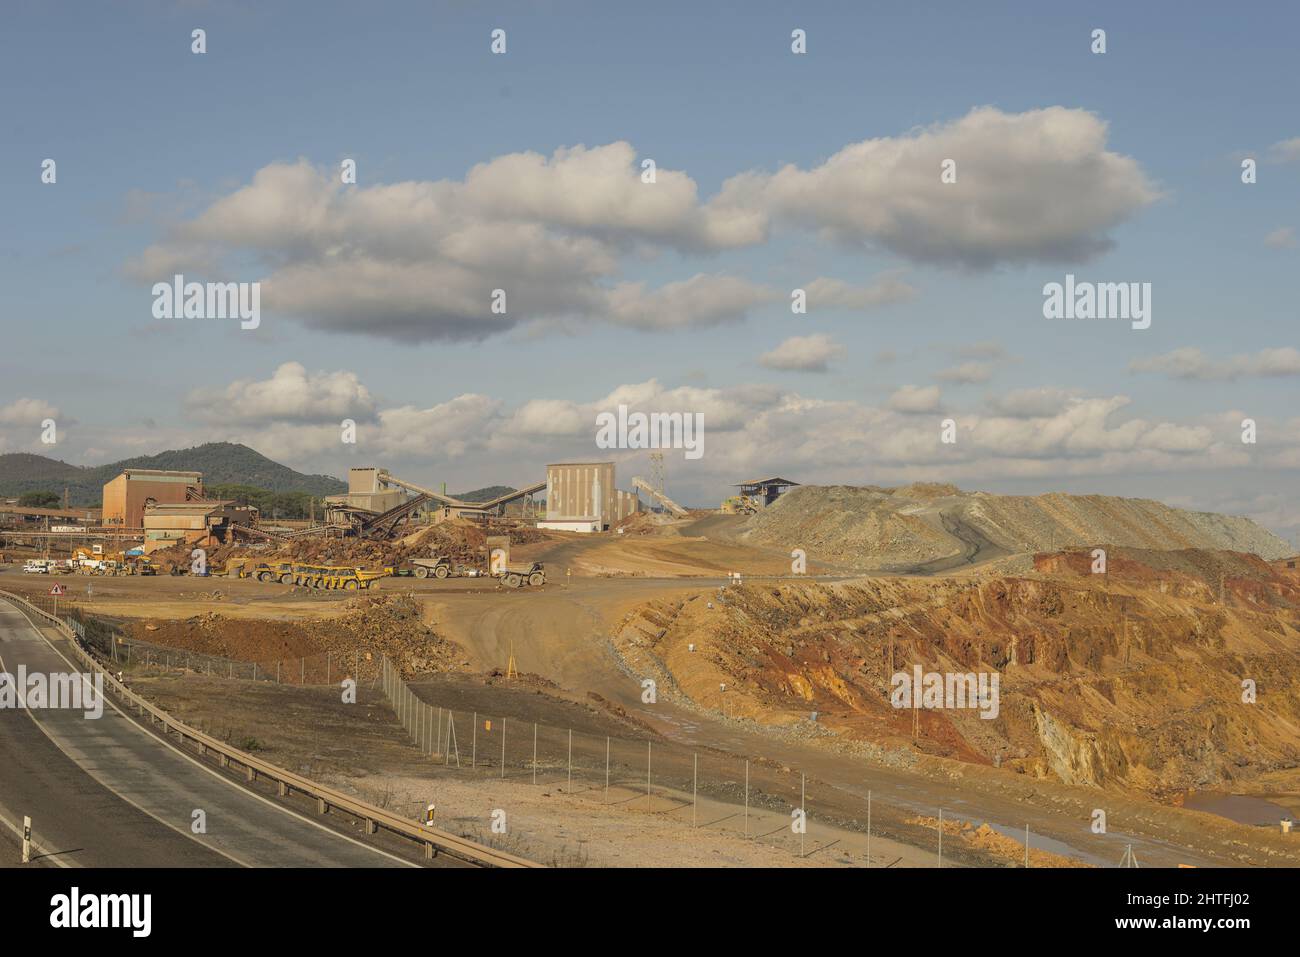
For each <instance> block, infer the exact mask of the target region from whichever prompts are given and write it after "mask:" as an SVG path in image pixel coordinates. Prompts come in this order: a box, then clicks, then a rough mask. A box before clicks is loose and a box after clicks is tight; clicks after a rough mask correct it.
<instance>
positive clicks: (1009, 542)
mask: <svg viewBox="0 0 1300 957" xmlns="http://www.w3.org/2000/svg"><path fill="white" fill-rule="evenodd" d="M742 538H743V540H744V541H747V542H751V543H753V544H758V545H767V546H770V547H780V548H784V549H786V550H787V551H788V550H790V549H792V548H802V549H804V550H805V551H806V552H807V553H808V557H809V559H814V560H821V561H826V562H831V563H835V564H842V565H848V566H851V567H856V568H862V569H871V570H894V571H906V570H912V569H929V570H941V569H942V567H945V566H944V563H945V562H947V563H955V564H961V563H965V562H968V561H978V560H982V559H984V558H988V557H997V555H998V554H1016V553H1022V552H1034V551H1050V550H1056V549H1059V548H1078V547H1084V546H1088V547H1092V546H1095V545H1103V544H1109V545H1112V546H1122V547H1129V548H1144V549H1152V550H1165V549H1225V550H1231V551H1240V552H1250V553H1254V554H1257V555H1260V556H1261V557H1263V558H1266V559H1276V558H1281V557H1283V556H1285V555H1289V554H1290V553H1291V549H1290V547H1289V546H1288V545H1287V543H1286V542H1284V541H1282V540H1281V539H1280V538H1278V537H1277V536H1275V535H1273V534H1272V533H1271V532H1268V531H1266V530H1265V529H1263V528H1260V527H1259V526H1258V525H1256V524H1255V523H1254V522H1252V521H1251V520H1250V519H1247V518H1241V517H1237V516H1229V515H1218V514H1214V513H1210V512H1193V511H1188V510H1186V509H1179V508H1171V507H1170V506H1168V505H1165V504H1163V503H1161V502H1156V501H1152V500H1150V499H1131V498H1118V497H1114V496H1106V495H1065V494H1061V493H1053V494H1050V495H1039V496H1032V497H1031V496H1023V495H990V494H987V493H983V492H975V493H970V492H962V491H960V490H958V489H957V488H955V487H954V486H950V485H912V486H904V487H902V488H896V489H889V488H877V487H874V486H866V487H856V486H843V485H840V486H801V487H799V488H794V489H791V490H790V491H789V492H787V493H786V494H785V495H783V496H781V497H780V498H779V499H777V500H776V502H775V503H773V504H772V505H771V506H769V507H768V508H766V509H764V510H762V511H761V512H759V513H758V514H756V515H754V516H753V517H752V518H751V519H750V520H749V521H748V522H747V523H746V527H745V530H744V532H743V533H742Z"/></svg>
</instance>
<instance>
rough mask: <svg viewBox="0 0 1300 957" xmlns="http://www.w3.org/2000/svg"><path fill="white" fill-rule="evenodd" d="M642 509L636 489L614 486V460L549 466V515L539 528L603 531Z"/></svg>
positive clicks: (547, 497) (547, 491)
mask: <svg viewBox="0 0 1300 957" xmlns="http://www.w3.org/2000/svg"><path fill="white" fill-rule="evenodd" d="M640 510H641V500H640V498H639V497H638V496H637V494H636V492H624V491H620V490H619V489H617V488H615V487H614V463H613V462H559V463H555V464H553V465H548V466H546V518H545V520H543V521H540V522H538V523H537V527H538V528H554V529H559V530H561V531H569V532H603V531H607V530H608V529H609V528H610V527H611V526H613V525H617V524H618V523H619V522H621V521H623V520H624V519H625V518H628V517H630V516H631V515H634V514H635V513H637V512H639V511H640Z"/></svg>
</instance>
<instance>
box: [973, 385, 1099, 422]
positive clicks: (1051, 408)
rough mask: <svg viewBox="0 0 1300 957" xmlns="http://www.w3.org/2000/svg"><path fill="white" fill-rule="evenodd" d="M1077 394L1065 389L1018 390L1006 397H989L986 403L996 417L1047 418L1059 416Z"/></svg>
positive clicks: (1007, 394)
mask: <svg viewBox="0 0 1300 957" xmlns="http://www.w3.org/2000/svg"><path fill="white" fill-rule="evenodd" d="M1076 398H1077V394H1076V393H1074V392H1072V391H1068V390H1065V389H1053V388H1048V387H1042V388H1038V389H1017V390H1015V391H1012V392H1008V393H1006V394H1005V395H1000V396H989V397H988V398H987V399H986V400H985V401H986V404H987V405H988V407H989V409H990V410H991V411H992V412H993V413H994V414H995V415H1001V416H1011V417H1013V418H1047V417H1050V416H1054V415H1059V414H1060V413H1061V412H1062V411H1064V409H1065V408H1066V406H1068V405H1069V404H1070V402H1071V401H1073V400H1074V399H1076Z"/></svg>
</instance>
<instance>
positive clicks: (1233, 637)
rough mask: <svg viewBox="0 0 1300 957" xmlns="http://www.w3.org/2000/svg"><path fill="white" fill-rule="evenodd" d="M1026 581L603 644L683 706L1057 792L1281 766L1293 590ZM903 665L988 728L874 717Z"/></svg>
mask: <svg viewBox="0 0 1300 957" xmlns="http://www.w3.org/2000/svg"><path fill="white" fill-rule="evenodd" d="M1036 564H1037V566H1038V567H1039V568H1041V569H1043V571H1040V572H1030V573H1027V574H1025V575H1018V576H1006V575H994V574H990V575H986V576H982V577H979V578H963V579H956V578H871V579H859V580H856V581H851V582H837V583H816V582H806V581H805V582H789V581H787V582H782V583H771V582H764V583H746V584H744V585H741V586H739V587H729V588H726V589H721V590H720V592H719V593H718V594H717V595H716V596H714V597H713V607H712V608H709V607H708V602H707V601H706V600H705V599H703V598H696V599H694V600H692V601H688V602H680V603H669V602H661V603H656V604H654V605H651V606H646V607H645V608H643V609H642V610H641V611H640V613H639V614H638V615H636V616H633V617H632V618H630V619H629V621H628V622H626V623H625V625H624V628H623V629H622V631H621V632H620V634H619V635H618V636H617V637H616V640H615V644H616V647H618V648H619V650H620V652H621V653H623V655H624V657H625V660H628V661H629V663H630V664H632V665H633V666H634V667H635V668H637V669H638V673H645V674H654V675H656V676H657V677H658V678H659V679H660V685H661V688H667V689H669V693H674V694H678V695H681V696H682V697H684V698H687V699H690V700H691V701H693V702H695V703H696V704H697V705H699V706H701V707H706V708H712V709H719V710H720V709H722V708H723V707H725V709H726V711H727V713H728V714H731V715H733V716H739V715H745V716H749V717H753V718H755V719H756V720H760V721H764V722H768V723H770V724H773V725H785V726H793V725H796V724H798V723H799V722H806V721H807V720H808V714H809V712H811V711H818V712H819V713H820V715H819V721H818V723H819V725H820V726H821V727H823V728H829V729H832V730H834V731H837V732H839V733H840V734H842V735H844V736H846V737H849V738H853V739H858V740H862V741H869V742H872V743H874V744H879V745H884V746H891V747H908V746H911V745H912V742H913V736H914V734H915V736H916V741H915V746H916V747H917V748H919V749H921V750H923V751H928V752H931V753H935V754H941V755H946V756H949V757H954V758H959V759H962V760H967V761H975V762H981V763H993V762H995V761H996V762H997V763H999V764H1000V765H1001V766H1002V767H1010V768H1013V769H1015V770H1018V771H1021V772H1023V773H1026V774H1030V775H1035V776H1042V777H1048V776H1050V777H1053V778H1057V779H1060V780H1061V781H1064V782H1067V783H1072V784H1084V785H1096V786H1108V785H1114V786H1118V787H1125V788H1134V789H1140V790H1145V791H1150V792H1165V791H1174V790H1181V789H1184V788H1189V787H1197V788H1207V787H1220V788H1227V787H1228V786H1230V785H1231V784H1232V783H1233V782H1235V781H1240V780H1244V779H1248V778H1251V777H1254V776H1257V775H1259V774H1261V773H1264V772H1267V771H1272V770H1276V769H1279V768H1289V767H1290V768H1294V767H1296V766H1297V765H1300V573H1298V572H1296V571H1293V570H1288V569H1287V568H1286V566H1285V563H1276V564H1274V565H1270V564H1269V563H1267V562H1264V561H1263V560H1261V559H1259V558H1258V557H1256V556H1253V555H1243V554H1240V553H1229V552H1198V551H1184V552H1177V553H1150V552H1141V551H1129V550H1125V549H1114V550H1112V553H1111V554H1110V556H1109V567H1108V574H1105V575H1103V574H1094V573H1092V571H1091V568H1092V564H1091V558H1090V555H1089V553H1088V552H1071V553H1054V554H1047V555H1040V556H1037V557H1036ZM1221 595H1222V599H1221V598H1220V596H1221ZM692 643H693V644H694V645H695V646H696V650H695V651H694V652H689V651H688V650H687V648H688V645H689V644H692ZM917 665H919V666H921V667H922V669H923V670H924V671H925V672H934V673H940V674H945V675H947V674H978V673H985V674H996V675H998V676H999V678H1000V690H999V698H1000V700H999V707H998V709H997V715H996V717H992V718H990V719H986V718H983V717H981V716H980V711H979V710H977V709H973V708H965V709H951V708H936V709H930V708H922V709H920V710H919V712H918V713H915V714H914V712H913V711H912V710H911V709H910V708H907V709H902V710H900V709H898V708H895V707H893V706H892V704H891V700H890V690H891V681H890V679H891V676H892V675H894V674H896V673H899V672H910V671H911V670H912V669H913V668H914V667H915V666H917ZM1248 682H1253V687H1254V688H1255V689H1256V690H1257V694H1258V699H1257V701H1256V702H1254V703H1249V702H1248V701H1247V700H1245V698H1244V692H1245V691H1246V690H1247V689H1248V687H1249V685H1248V684H1246V683H1248ZM723 683H726V684H727V686H728V690H727V691H726V692H725V696H726V697H725V702H724V701H723V700H722V697H721V693H720V691H719V687H720V685H721V684H723Z"/></svg>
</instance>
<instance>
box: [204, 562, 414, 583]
mask: <svg viewBox="0 0 1300 957" xmlns="http://www.w3.org/2000/svg"><path fill="white" fill-rule="evenodd" d="M392 574H393V569H392V568H383V569H376V570H372V569H366V568H357V567H355V566H351V565H315V564H308V563H306V562H290V561H266V560H264V559H258V558H232V559H231V560H230V561H228V562H226V575H227V577H229V578H256V579H257V580H258V581H260V582H277V581H278V582H279V583H280V584H282V585H303V586H305V587H307V588H322V589H335V588H341V589H343V590H345V591H356V590H358V589H365V588H369V587H370V585H371V583H372V582H374V581H377V580H378V579H380V578H387V577H388V576H389V575H392Z"/></svg>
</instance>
